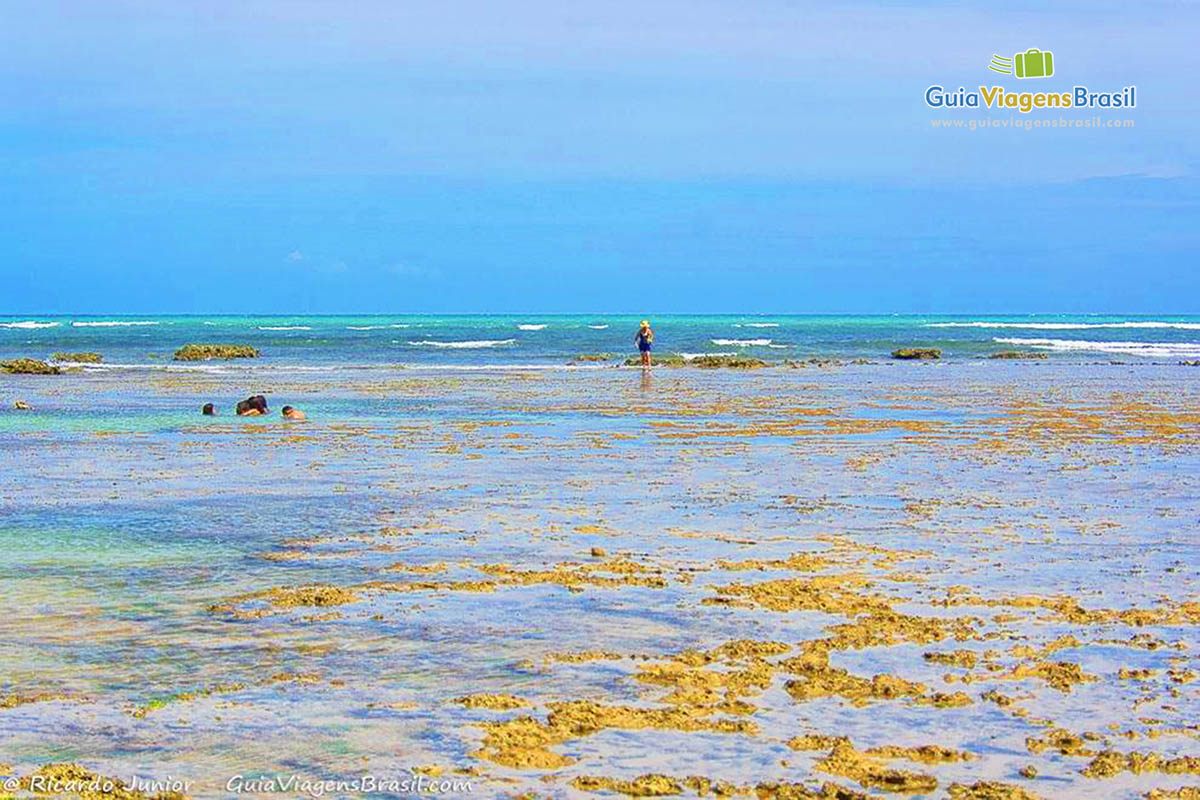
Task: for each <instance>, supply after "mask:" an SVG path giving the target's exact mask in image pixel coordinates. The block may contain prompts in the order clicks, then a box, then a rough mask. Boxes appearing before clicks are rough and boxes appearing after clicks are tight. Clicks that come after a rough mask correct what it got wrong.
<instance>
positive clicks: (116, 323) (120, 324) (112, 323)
mask: <svg viewBox="0 0 1200 800" xmlns="http://www.w3.org/2000/svg"><path fill="white" fill-rule="evenodd" d="M157 324H158V322H156V321H153V320H134V321H128V320H104V321H102V322H72V323H71V327H73V328H132V327H138V326H142V325H157Z"/></svg>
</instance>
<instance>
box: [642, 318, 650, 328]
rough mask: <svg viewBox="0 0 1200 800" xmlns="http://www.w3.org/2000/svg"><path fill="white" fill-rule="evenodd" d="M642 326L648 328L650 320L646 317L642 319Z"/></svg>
mask: <svg viewBox="0 0 1200 800" xmlns="http://www.w3.org/2000/svg"><path fill="white" fill-rule="evenodd" d="M642 327H643V328H649V327H650V320H648V319H644V320H642Z"/></svg>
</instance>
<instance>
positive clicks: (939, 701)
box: [914, 692, 974, 708]
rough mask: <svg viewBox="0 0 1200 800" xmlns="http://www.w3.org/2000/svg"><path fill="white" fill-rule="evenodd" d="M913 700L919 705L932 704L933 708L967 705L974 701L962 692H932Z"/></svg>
mask: <svg viewBox="0 0 1200 800" xmlns="http://www.w3.org/2000/svg"><path fill="white" fill-rule="evenodd" d="M914 702H916V703H919V704H921V705H927V706H933V707H934V708H962V707H963V706H969V705H971V703H973V702H974V701H973V700H972V699H971V698H970V697H968V696H967V695H966V694H963V693H962V692H953V693H947V692H934V693H933V694H930V695H925V696H923V697H918V698H917V699H916V700H915V701H914Z"/></svg>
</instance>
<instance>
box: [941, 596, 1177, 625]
mask: <svg viewBox="0 0 1200 800" xmlns="http://www.w3.org/2000/svg"><path fill="white" fill-rule="evenodd" d="M937 603H938V604H939V605H973V606H1008V607H1011V608H1034V609H1042V610H1045V611H1049V612H1050V614H1051V616H1053V617H1056V618H1058V619H1063V620H1066V621H1067V622H1073V623H1075V624H1076V625H1108V624H1122V625H1130V626H1132V627H1143V626H1147V625H1200V602H1197V601H1188V602H1183V603H1174V604H1167V605H1164V606H1160V607H1158V608H1149V609H1146V608H1126V609H1111V608H1097V609H1085V608H1084V607H1083V606H1081V605H1080V604H1079V601H1078V600H1076V599H1075V598H1073V597H1065V596H1058V597H1041V596H1038V595H1021V596H1017V597H1003V598H995V599H990V598H983V597H977V596H974V595H966V594H963V595H956V596H953V597H949V598H947V599H945V600H941V601H937Z"/></svg>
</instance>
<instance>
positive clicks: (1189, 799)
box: [1146, 786, 1200, 800]
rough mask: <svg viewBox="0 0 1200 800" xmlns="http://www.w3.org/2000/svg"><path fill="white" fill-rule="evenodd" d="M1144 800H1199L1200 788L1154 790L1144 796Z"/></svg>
mask: <svg viewBox="0 0 1200 800" xmlns="http://www.w3.org/2000/svg"><path fill="white" fill-rule="evenodd" d="M1146 800H1200V786H1180V787H1179V788H1178V789H1154V790H1152V791H1151V792H1149V793H1148V794H1147V795H1146Z"/></svg>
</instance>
